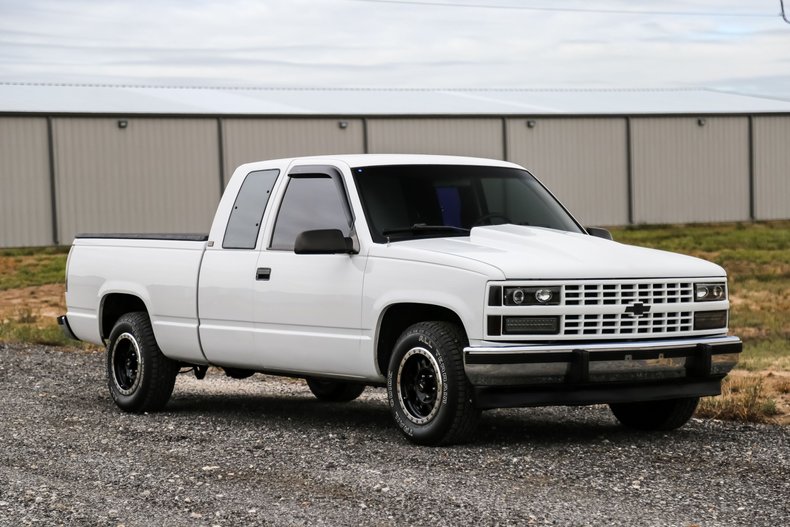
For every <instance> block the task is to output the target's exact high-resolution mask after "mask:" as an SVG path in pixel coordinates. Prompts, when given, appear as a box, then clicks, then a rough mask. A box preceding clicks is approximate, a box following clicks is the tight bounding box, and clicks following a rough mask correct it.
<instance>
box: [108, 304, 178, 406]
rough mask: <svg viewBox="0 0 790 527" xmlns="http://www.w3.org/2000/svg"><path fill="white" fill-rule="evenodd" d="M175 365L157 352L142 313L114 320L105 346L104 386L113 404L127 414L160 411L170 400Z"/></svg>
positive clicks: (148, 324) (176, 366)
mask: <svg viewBox="0 0 790 527" xmlns="http://www.w3.org/2000/svg"><path fill="white" fill-rule="evenodd" d="M177 374H178V363H177V362H174V361H172V360H170V359H168V358H167V357H165V356H164V355H162V352H161V351H160V350H159V346H158V345H157V344H156V339H155V338H154V332H153V330H152V329H151V321H150V320H149V318H148V315H147V314H146V313H144V312H136V313H126V314H125V315H123V316H121V318H119V319H118V322H116V323H115V326H114V327H113V329H112V332H111V333H110V340H109V342H108V344H107V383H108V385H109V388H110V394H111V395H112V398H113V400H114V401H115V404H117V405H118V407H119V408H121V409H122V410H124V411H127V412H135V413H140V412H151V411H155V410H161V409H162V408H163V407H164V406H165V405H166V404H167V401H168V400H169V399H170V395H171V394H172V393H173V386H174V385H175V381H176V375H177Z"/></svg>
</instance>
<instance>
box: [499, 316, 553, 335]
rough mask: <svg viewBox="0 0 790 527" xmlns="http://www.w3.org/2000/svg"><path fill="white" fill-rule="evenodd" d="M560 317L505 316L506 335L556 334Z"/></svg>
mask: <svg viewBox="0 0 790 527" xmlns="http://www.w3.org/2000/svg"><path fill="white" fill-rule="evenodd" d="M559 331H560V317H505V320H504V333H505V334H506V335H556V334H557V333H559Z"/></svg>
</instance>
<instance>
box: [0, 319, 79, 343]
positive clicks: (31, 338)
mask: <svg viewBox="0 0 790 527" xmlns="http://www.w3.org/2000/svg"><path fill="white" fill-rule="evenodd" d="M0 342H26V343H29V344H47V345H49V346H80V343H79V342H77V341H76V340H70V339H67V338H66V336H65V335H64V334H63V332H62V331H61V330H60V327H59V326H58V325H57V324H54V323H53V324H51V325H47V326H43V327H39V326H37V325H35V324H24V323H20V322H16V321H13V320H11V321H8V322H0Z"/></svg>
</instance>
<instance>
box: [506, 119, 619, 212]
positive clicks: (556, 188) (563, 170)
mask: <svg viewBox="0 0 790 527" xmlns="http://www.w3.org/2000/svg"><path fill="white" fill-rule="evenodd" d="M528 123H532V125H533V126H532V127H529V126H528ZM507 151H508V160H509V161H513V162H515V163H518V164H520V165H522V166H524V167H526V168H527V169H528V170H529V171H530V172H532V173H533V174H534V175H535V176H536V177H538V178H539V179H540V180H541V181H542V182H543V183H544V184H545V185H546V186H547V187H549V189H550V190H551V191H552V192H553V193H554V195H555V196H557V198H559V199H560V201H562V202H563V204H564V205H565V206H566V207H568V210H570V211H571V213H572V214H573V215H574V216H576V219H578V220H579V221H581V222H582V223H583V224H585V225H622V224H625V223H628V162H627V159H628V153H627V140H626V120H625V119H623V118H619V119H618V118H601V119H597V118H596V119H551V118H541V119H537V118H535V119H531V118H527V119H508V120H507Z"/></svg>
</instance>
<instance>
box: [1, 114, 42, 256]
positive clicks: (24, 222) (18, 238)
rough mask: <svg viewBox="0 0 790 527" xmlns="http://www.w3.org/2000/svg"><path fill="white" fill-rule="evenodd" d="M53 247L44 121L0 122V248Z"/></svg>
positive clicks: (23, 118)
mask: <svg viewBox="0 0 790 527" xmlns="http://www.w3.org/2000/svg"><path fill="white" fill-rule="evenodd" d="M52 243H53V232H52V195H51V192H50V178H49V143H48V139H47V120H46V119H45V118H43V117H41V118H38V117H35V118H27V117H3V118H0V247H18V246H26V245H50V244H52Z"/></svg>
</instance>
